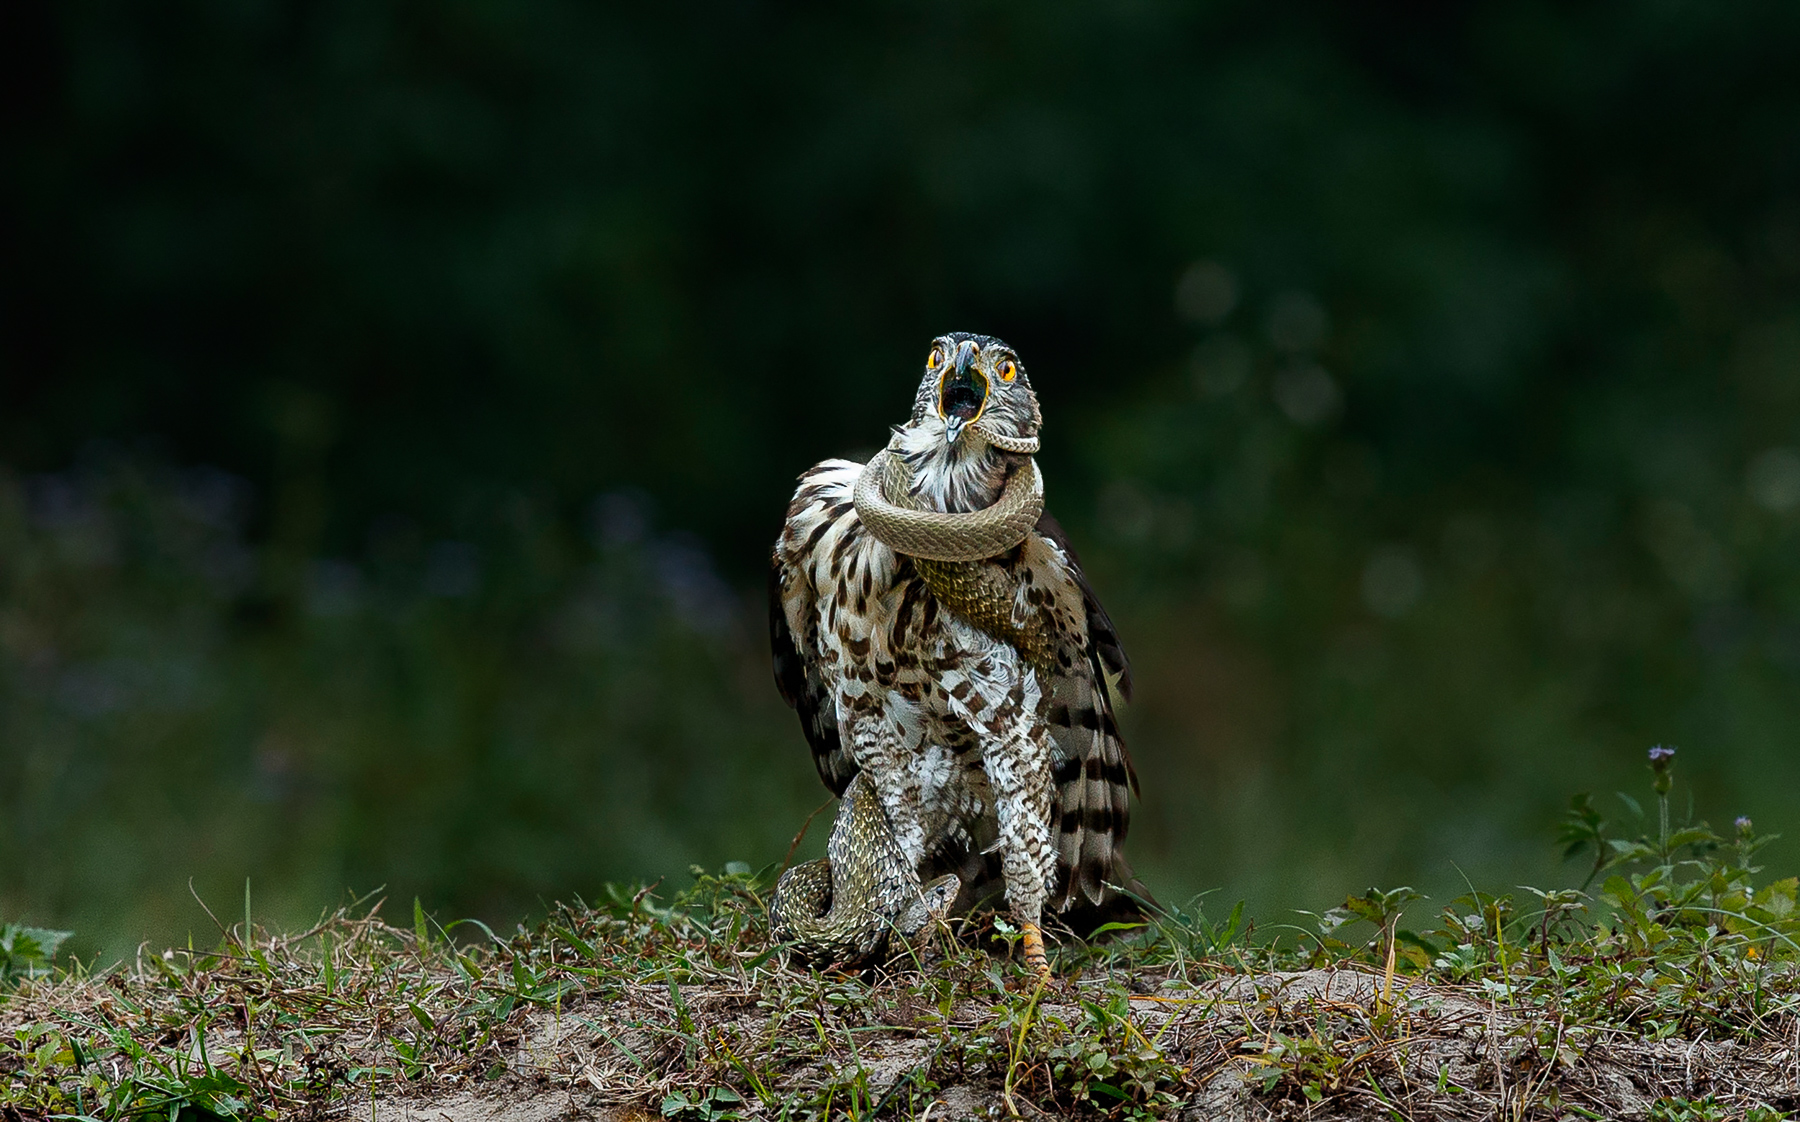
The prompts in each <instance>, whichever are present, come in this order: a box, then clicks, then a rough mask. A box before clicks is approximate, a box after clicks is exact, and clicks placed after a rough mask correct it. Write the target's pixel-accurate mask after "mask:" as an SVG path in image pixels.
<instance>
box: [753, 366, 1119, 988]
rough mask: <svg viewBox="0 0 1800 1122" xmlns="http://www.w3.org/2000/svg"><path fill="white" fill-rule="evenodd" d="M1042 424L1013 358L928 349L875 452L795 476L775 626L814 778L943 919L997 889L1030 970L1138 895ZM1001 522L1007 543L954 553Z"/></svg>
mask: <svg viewBox="0 0 1800 1122" xmlns="http://www.w3.org/2000/svg"><path fill="white" fill-rule="evenodd" d="M1041 424H1042V418H1041V414H1040V412H1039V409H1038V403H1037V398H1036V395H1035V394H1034V393H1033V392H1032V389H1031V382H1030V379H1029V378H1027V376H1026V374H1025V368H1024V365H1023V364H1022V363H1021V362H1020V361H1019V357H1018V355H1017V353H1016V352H1015V351H1014V350H1013V349H1012V348H1011V347H1009V346H1007V345H1006V344H1005V343H1003V342H1001V341H1000V340H998V339H995V338H992V337H990V336H986V335H971V334H966V333H955V334H950V335H944V336H941V337H940V338H938V339H936V340H934V341H933V342H932V344H931V350H930V353H929V355H928V356H927V358H926V360H925V371H924V377H923V378H922V379H921V381H920V383H919V389H918V394H917V396H916V397H915V399H914V401H913V410H912V417H911V419H910V420H909V421H908V422H907V423H906V424H904V425H902V426H900V427H898V428H896V429H895V430H894V433H893V438H892V440H891V441H890V442H889V444H888V447H887V449H886V450H885V452H883V453H878V454H877V456H876V457H874V458H873V459H871V461H870V463H869V464H868V465H863V464H856V463H851V462H849V461H847V460H826V461H824V462H823V463H820V464H818V465H817V466H815V467H813V468H812V469H811V470H809V471H807V472H806V473H805V474H804V475H802V476H801V477H800V483H799V487H798V489H797V490H796V491H795V493H794V498H793V502H792V503H791V504H790V505H789V507H788V510H787V518H786V522H785V524H784V525H783V527H782V532H781V536H780V538H779V539H778V540H777V542H776V544H775V550H774V558H773V565H772V568H771V573H770V619H769V624H770V628H769V629H770V640H771V647H772V650H773V654H774V668H775V680H776V685H777V686H778V687H779V689H780V691H781V694H782V697H783V698H785V699H786V700H787V702H788V704H789V705H791V706H793V707H794V708H795V709H797V710H798V712H799V715H800V720H801V725H802V727H803V729H804V731H805V734H806V738H807V740H808V742H809V744H810V745H811V748H812V753H813V762H814V764H815V765H816V766H817V768H818V772H819V777H820V778H821V779H822V780H824V782H825V785H826V786H827V787H829V788H830V789H831V791H832V792H833V793H834V794H836V795H839V796H843V795H844V793H845V790H846V788H847V787H849V786H850V784H851V781H852V780H853V779H855V778H856V777H857V776H858V774H859V773H860V774H861V775H862V776H863V777H864V781H865V782H866V783H867V784H868V786H869V788H871V789H872V790H873V793H874V797H875V799H876V801H878V803H879V805H880V808H881V810H882V811H884V812H885V814H886V818H887V822H888V825H889V826H890V827H891V831H892V836H893V840H894V842H895V844H897V845H898V848H899V853H900V855H901V858H902V860H903V861H904V862H905V863H906V864H907V865H908V866H910V872H911V873H914V874H916V877H917V883H922V882H923V881H925V880H929V879H931V878H934V877H940V876H942V875H943V874H956V875H957V876H958V877H960V883H961V892H960V895H959V896H958V897H957V899H956V901H955V905H954V907H955V908H956V909H957V910H959V911H960V910H966V909H967V908H968V907H971V906H973V905H974V904H975V903H977V902H979V901H980V900H981V899H982V898H983V897H989V896H992V895H994V894H995V891H996V889H998V890H999V892H1000V893H1002V894H1003V895H1004V900H1005V906H1006V909H1007V910H1008V912H1010V914H1011V916H1012V918H1013V919H1014V921H1015V922H1016V924H1017V926H1018V928H1019V930H1020V932H1021V934H1022V940H1021V941H1022V944H1023V949H1024V953H1025V959H1026V962H1027V964H1028V965H1029V966H1030V967H1032V968H1033V969H1035V970H1037V971H1038V972H1040V973H1044V972H1047V971H1048V962H1047V959H1046V957H1045V953H1044V940H1043V924H1044V923H1045V922H1046V920H1047V919H1048V918H1051V917H1055V918H1057V919H1058V920H1060V921H1061V922H1062V923H1064V924H1066V925H1067V926H1069V927H1070V928H1072V929H1075V930H1078V931H1090V930H1092V929H1093V928H1094V927H1096V926H1098V925H1099V924H1101V923H1104V922H1107V921H1109V920H1118V919H1127V918H1131V917H1134V916H1136V915H1137V914H1138V911H1137V903H1136V901H1137V900H1140V899H1142V900H1147V899H1148V895H1147V893H1145V891H1144V889H1143V886H1142V885H1141V884H1139V883H1138V881H1137V879H1136V877H1135V876H1134V875H1133V873H1132V870H1131V866H1130V865H1129V864H1128V863H1127V862H1126V860H1125V857H1124V855H1123V854H1122V853H1121V851H1120V843H1122V842H1123V841H1124V839H1125V833H1126V829H1127V826H1128V824H1129V821H1130V801H1129V800H1130V794H1131V793H1132V792H1134V791H1135V790H1136V789H1137V778H1136V776H1135V774H1134V773H1133V770H1132V766H1131V760H1130V757H1129V756H1128V755H1127V754H1126V750H1125V743H1124V740H1123V739H1122V738H1121V737H1120V734H1119V728H1118V725H1117V723H1116V722H1115V720H1114V713H1113V710H1114V697H1113V695H1114V693H1115V692H1116V693H1117V695H1118V696H1119V697H1120V698H1125V699H1129V697H1130V693H1131V670H1130V665H1129V663H1128V662H1127V661H1126V658H1125V652H1124V650H1123V649H1122V648H1121V647H1120V645H1119V638H1118V635H1117V633H1116V632H1115V631H1114V630H1113V625H1112V621H1111V620H1110V619H1109V618H1108V617H1107V614H1106V610H1105V609H1104V608H1102V607H1101V606H1100V602H1099V600H1098V599H1096V598H1095V596H1094V592H1093V590H1092V589H1091V588H1090V587H1089V586H1088V582H1087V579H1086V577H1085V576H1083V574H1082V571H1081V567H1080V564H1079V563H1078V562H1077V560H1076V557H1075V551H1074V550H1073V549H1072V548H1071V547H1070V545H1069V542H1068V539H1067V538H1066V537H1065V536H1064V534H1063V531H1062V529H1061V527H1060V526H1058V525H1057V523H1056V521H1055V520H1054V519H1052V518H1051V517H1050V516H1049V515H1047V514H1042V515H1041V517H1040V516H1039V515H1040V514H1041V511H1042V483H1041V479H1040V477H1039V476H1038V474H1037V471H1036V466H1035V463H1034V462H1033V461H1032V458H1031V454H1032V453H1034V452H1036V451H1037V448H1038V430H1039V428H1040V426H1041ZM990 512H999V513H990ZM1007 519H1010V520H1011V521H1012V523H1014V524H1016V525H1017V529H1016V531H1015V532H1012V533H1004V531H1003V532H1002V533H1003V536H1002V537H1001V538H999V539H997V540H996V539H993V538H991V537H990V538H989V539H985V542H986V544H983V545H980V546H977V547H973V552H972V553H970V552H964V553H958V552H956V550H957V548H962V547H959V546H958V545H957V542H958V541H959V540H961V539H960V538H959V535H961V536H962V537H963V538H966V537H967V536H968V535H967V534H965V530H967V529H968V528H969V527H976V526H977V524H979V527H985V528H986V529H987V530H988V531H989V532H990V533H991V532H992V529H993V524H994V523H995V522H996V520H998V521H1000V522H1005V521H1006V520H1007ZM919 526H923V527H924V531H923V536H922V537H919V536H913V537H909V536H908V534H909V533H910V532H911V531H912V530H913V529H916V528H918V527H919ZM979 527H978V528H979ZM934 530H935V531H939V532H940V534H939V538H940V539H946V538H947V539H949V540H950V545H949V546H945V545H943V544H942V540H939V541H936V542H934V541H933V540H932V539H931V532H933V531H934ZM969 532H970V533H975V532H976V531H975V530H970V531H969ZM964 546H965V547H966V542H965V543H964ZM846 805H848V803H847V804H846Z"/></svg>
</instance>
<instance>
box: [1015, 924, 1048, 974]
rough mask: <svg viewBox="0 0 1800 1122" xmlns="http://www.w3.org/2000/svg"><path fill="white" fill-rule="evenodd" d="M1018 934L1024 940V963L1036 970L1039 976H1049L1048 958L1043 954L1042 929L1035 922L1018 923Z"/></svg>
mask: <svg viewBox="0 0 1800 1122" xmlns="http://www.w3.org/2000/svg"><path fill="white" fill-rule="evenodd" d="M1019 930H1020V934H1022V935H1023V936H1024V940H1025V965H1026V966H1029V967H1031V969H1033V970H1035V971H1037V973H1038V976H1039V977H1041V978H1048V977H1049V976H1050V959H1049V957H1048V956H1046V955H1045V954H1044V931H1043V928H1041V927H1039V926H1038V925H1037V924H1035V923H1024V924H1020V925H1019Z"/></svg>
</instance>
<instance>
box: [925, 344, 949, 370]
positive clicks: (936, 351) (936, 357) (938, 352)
mask: <svg viewBox="0 0 1800 1122" xmlns="http://www.w3.org/2000/svg"><path fill="white" fill-rule="evenodd" d="M943 361H944V349H943V348H942V347H933V348H931V357H930V358H928V359H926V360H925V369H927V370H936V369H937V368H938V367H939V366H940V365H942V364H943Z"/></svg>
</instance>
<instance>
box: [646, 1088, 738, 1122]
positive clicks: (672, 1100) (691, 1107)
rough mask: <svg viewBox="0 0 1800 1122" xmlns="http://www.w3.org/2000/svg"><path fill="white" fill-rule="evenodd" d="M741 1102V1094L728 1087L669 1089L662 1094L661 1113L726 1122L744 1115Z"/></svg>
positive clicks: (697, 1119) (701, 1120) (698, 1119)
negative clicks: (691, 1090) (685, 1089)
mask: <svg viewBox="0 0 1800 1122" xmlns="http://www.w3.org/2000/svg"><path fill="white" fill-rule="evenodd" d="M743 1104H744V1099H743V1096H741V1095H739V1094H738V1093H737V1092H736V1091H733V1090H732V1089H731V1088H729V1087H709V1088H708V1089H706V1090H705V1091H700V1092H697V1093H690V1092H685V1091H671V1092H669V1093H668V1094H667V1095H665V1096H663V1101H662V1115H663V1117H664V1118H688V1119H695V1120H696V1122H726V1120H728V1119H735V1118H742V1117H743V1116H744V1115H743V1112H742V1111H741V1109H740V1108H741V1107H742V1106H743Z"/></svg>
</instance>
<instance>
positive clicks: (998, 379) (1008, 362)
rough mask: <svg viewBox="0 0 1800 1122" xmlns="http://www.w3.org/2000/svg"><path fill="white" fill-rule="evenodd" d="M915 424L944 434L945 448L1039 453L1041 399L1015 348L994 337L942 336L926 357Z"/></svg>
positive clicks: (915, 413) (915, 409)
mask: <svg viewBox="0 0 1800 1122" xmlns="http://www.w3.org/2000/svg"><path fill="white" fill-rule="evenodd" d="M912 419H913V424H914V425H915V426H920V425H923V426H925V427H927V428H932V429H934V430H938V431H941V432H942V433H943V441H944V444H945V445H947V446H951V447H954V446H955V445H956V444H957V443H958V442H959V441H969V440H979V441H982V442H985V443H988V444H992V445H994V446H995V447H996V448H1001V449H1004V450H1006V451H1008V452H1035V451H1037V435H1038V427H1039V426H1040V425H1042V424H1043V415H1042V414H1040V413H1039V412H1038V404H1037V395H1036V394H1034V393H1032V392H1031V380H1030V379H1029V378H1027V377H1026V376H1025V365H1024V364H1023V363H1021V362H1020V361H1019V356H1018V355H1017V354H1015V353H1013V349H1012V348H1011V347H1009V346H1007V345H1006V344H1005V343H1002V342H1001V341H1000V340H998V339H996V338H994V337H993V336H991V335H971V334H969V333H967V332H964V331H956V332H952V333H950V334H949V335H940V336H938V337H937V338H936V339H934V340H932V342H931V353H930V354H929V355H927V356H926V358H925V377H924V379H923V380H921V381H920V383H919V396H918V397H917V398H916V399H915V400H914V401H913V416H912Z"/></svg>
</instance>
